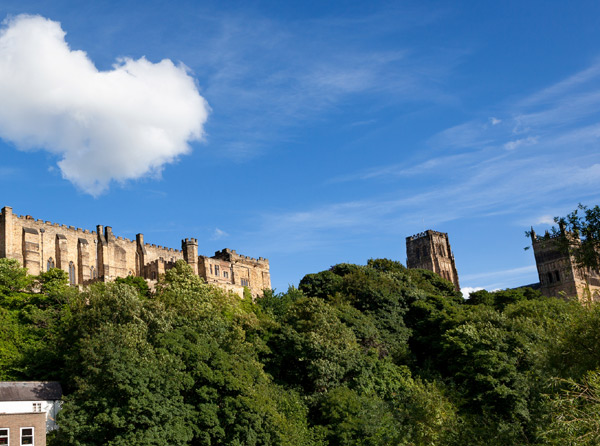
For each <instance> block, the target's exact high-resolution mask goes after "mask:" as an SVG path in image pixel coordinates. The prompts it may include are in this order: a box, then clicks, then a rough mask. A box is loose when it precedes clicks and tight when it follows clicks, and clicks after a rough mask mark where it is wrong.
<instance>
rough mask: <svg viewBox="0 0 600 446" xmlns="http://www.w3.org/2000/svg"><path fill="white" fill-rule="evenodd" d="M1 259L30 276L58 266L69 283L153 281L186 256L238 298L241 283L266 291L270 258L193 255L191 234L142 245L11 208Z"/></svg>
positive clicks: (106, 230) (0, 233)
mask: <svg viewBox="0 0 600 446" xmlns="http://www.w3.org/2000/svg"><path fill="white" fill-rule="evenodd" d="M0 258H11V259H16V260H18V261H19V262H20V263H21V265H23V266H24V267H25V268H27V269H28V271H29V274H32V275H37V274H40V273H41V272H43V271H48V270H49V269H50V268H60V269H62V270H64V271H66V272H67V273H68V275H69V281H70V283H71V284H72V285H88V284H90V283H92V282H96V281H103V282H106V281H112V280H114V279H116V278H117V277H127V276H138V277H143V278H144V279H146V280H147V281H148V282H149V283H150V284H153V283H155V282H156V280H157V279H158V278H159V276H160V275H161V274H163V273H164V272H165V271H167V270H168V269H170V268H172V267H173V266H174V265H175V262H176V261H177V260H185V261H186V262H187V263H188V264H189V265H190V266H191V267H192V269H193V270H194V273H195V274H197V275H199V276H200V277H202V278H204V280H205V281H206V282H207V283H210V284H215V285H218V286H220V287H222V288H224V289H226V290H231V291H234V292H236V293H237V294H239V295H240V296H242V295H243V291H244V288H245V287H246V288H248V289H249V290H250V292H251V293H252V295H253V296H258V295H260V294H262V291H263V290H264V289H271V276H270V272H269V261H268V260H267V259H263V258H262V257H259V258H258V259H255V258H252V257H247V256H244V255H240V254H238V253H236V252H235V250H230V249H223V250H221V251H217V252H216V253H215V255H214V256H212V257H207V256H203V255H198V241H197V239H194V238H187V239H185V240H182V242H181V250H178V249H173V248H165V247H163V246H156V245H153V244H152V245H151V244H148V243H145V242H144V235H143V234H137V235H136V238H135V240H129V239H127V238H123V237H116V236H115V235H114V234H113V232H112V228H111V227H110V226H106V227H103V226H100V225H99V226H97V227H96V231H90V230H87V229H86V230H83V229H80V228H75V227H73V226H65V225H59V224H58V223H52V222H49V221H42V220H36V219H34V218H33V217H31V216H30V215H26V216H22V215H16V214H13V211H12V208H10V207H4V208H2V212H1V213H0Z"/></svg>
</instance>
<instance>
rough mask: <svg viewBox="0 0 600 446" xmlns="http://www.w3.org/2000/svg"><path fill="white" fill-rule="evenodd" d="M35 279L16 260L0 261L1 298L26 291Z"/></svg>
mask: <svg viewBox="0 0 600 446" xmlns="http://www.w3.org/2000/svg"><path fill="white" fill-rule="evenodd" d="M32 281H33V278H32V277H31V276H29V275H28V274H27V269H26V268H21V265H19V262H18V261H17V260H15V259H0V298H1V297H2V296H3V295H4V296H8V295H10V294H11V293H16V292H19V291H23V290H26V289H27V288H28V287H29V285H31V283H32Z"/></svg>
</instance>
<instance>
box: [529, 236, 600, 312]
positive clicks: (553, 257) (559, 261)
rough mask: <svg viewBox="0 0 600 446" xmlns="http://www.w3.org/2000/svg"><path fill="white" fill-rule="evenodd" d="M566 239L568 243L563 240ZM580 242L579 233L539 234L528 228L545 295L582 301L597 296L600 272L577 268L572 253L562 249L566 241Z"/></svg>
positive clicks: (599, 287)
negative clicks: (575, 298)
mask: <svg viewBox="0 0 600 446" xmlns="http://www.w3.org/2000/svg"><path fill="white" fill-rule="evenodd" d="M565 242H567V243H565ZM578 243H581V242H580V240H579V238H578V237H575V236H574V235H573V234H570V233H568V232H566V231H565V230H564V228H563V227H561V228H560V231H559V232H558V233H556V234H549V233H548V232H547V231H546V234H545V235H544V236H543V237H538V236H537V234H536V233H535V231H534V230H533V228H531V244H532V246H533V254H534V256H535V263H536V266H537V271H538V276H539V278H540V291H541V292H542V294H543V295H544V296H550V297H574V296H577V298H578V299H579V300H581V301H586V300H589V299H593V300H599V297H600V274H599V273H598V271H594V270H590V269H582V268H579V267H578V266H577V264H576V262H575V259H574V258H573V256H572V255H570V254H569V253H567V252H565V249H564V247H565V245H566V244H571V245H573V244H575V245H576V244H578Z"/></svg>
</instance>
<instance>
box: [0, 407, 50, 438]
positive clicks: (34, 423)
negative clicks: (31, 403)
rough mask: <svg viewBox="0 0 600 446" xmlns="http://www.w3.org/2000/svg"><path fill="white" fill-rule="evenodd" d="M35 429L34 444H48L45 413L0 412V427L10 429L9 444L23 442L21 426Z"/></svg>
mask: <svg viewBox="0 0 600 446" xmlns="http://www.w3.org/2000/svg"><path fill="white" fill-rule="evenodd" d="M22 427H32V428H33V429H34V431H33V434H34V440H33V442H34V445H35V446H46V415H45V414H44V413H16V414H5V413H0V429H9V430H10V431H9V444H10V446H13V445H20V444H21V428H22Z"/></svg>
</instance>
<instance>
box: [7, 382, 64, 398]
mask: <svg viewBox="0 0 600 446" xmlns="http://www.w3.org/2000/svg"><path fill="white" fill-rule="evenodd" d="M61 396H62V387H61V386H60V383H59V382H58V381H0V401H55V400H59V399H60V398H61Z"/></svg>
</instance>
